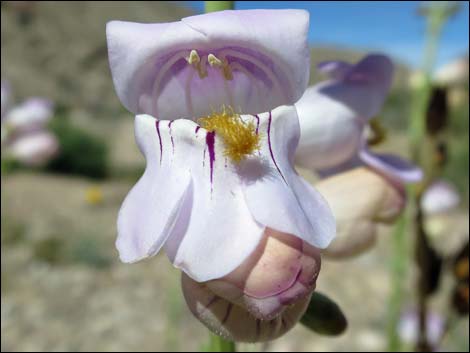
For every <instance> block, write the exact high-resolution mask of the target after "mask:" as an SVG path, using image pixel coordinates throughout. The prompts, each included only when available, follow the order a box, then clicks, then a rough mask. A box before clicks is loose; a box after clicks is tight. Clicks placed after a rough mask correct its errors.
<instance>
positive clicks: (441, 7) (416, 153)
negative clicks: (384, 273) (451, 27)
mask: <svg viewBox="0 0 470 353" xmlns="http://www.w3.org/2000/svg"><path fill="white" fill-rule="evenodd" d="M424 11H425V15H426V20H427V23H426V24H427V30H426V47H425V52H424V57H423V73H424V75H425V78H424V80H423V82H422V85H421V87H418V88H417V89H416V91H415V92H414V100H413V105H412V112H411V113H412V115H411V121H410V126H409V136H410V138H411V149H412V158H413V161H414V162H415V163H416V164H417V165H419V166H421V167H422V168H423V171H424V174H425V177H424V180H423V182H422V183H421V185H420V187H417V188H415V189H414V190H413V192H412V198H411V202H412V203H413V204H414V205H413V206H414V207H415V209H416V214H415V215H414V217H413V218H414V231H415V235H416V244H415V246H416V251H415V254H416V255H415V256H416V263H417V264H418V273H417V281H416V291H417V296H418V297H417V300H418V311H419V313H418V314H419V339H418V342H417V344H416V347H415V349H416V351H427V349H428V347H429V342H427V329H426V317H427V313H428V307H427V306H428V293H427V292H426V290H425V288H424V287H425V286H423V285H422V283H423V281H424V276H425V273H424V272H423V269H424V266H425V264H424V263H421V262H422V261H424V260H423V259H421V258H420V255H419V254H421V253H423V251H424V249H425V247H426V234H425V233H424V227H423V215H422V210H421V209H420V195H421V193H422V191H423V189H424V187H425V186H426V185H427V184H428V183H430V182H431V181H432V179H433V177H434V175H435V174H436V172H437V171H436V168H438V166H436V165H435V163H433V162H432V160H430V156H433V155H434V148H435V146H434V145H433V141H432V138H431V137H430V136H427V134H426V109H427V107H428V102H429V98H430V94H431V89H432V83H431V75H432V71H433V67H434V64H435V59H436V53H437V48H438V44H439V38H440V35H441V32H442V28H443V26H444V24H445V23H446V21H447V20H448V19H449V17H450V16H451V15H452V14H453V13H455V11H457V7H455V6H454V5H449V4H444V3H438V4H430V5H428V6H427V8H425V9H424Z"/></svg>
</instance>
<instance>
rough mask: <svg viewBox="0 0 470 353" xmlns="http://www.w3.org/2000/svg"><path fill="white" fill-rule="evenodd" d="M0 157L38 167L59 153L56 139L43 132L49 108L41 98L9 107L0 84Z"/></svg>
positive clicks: (6, 92)
mask: <svg viewBox="0 0 470 353" xmlns="http://www.w3.org/2000/svg"><path fill="white" fill-rule="evenodd" d="M1 91H2V96H1V97H2V116H1V122H2V123H1V124H2V136H1V144H2V157H7V158H12V159H14V160H17V161H19V162H20V163H22V164H25V165H27V166H41V165H43V164H45V163H46V162H47V161H48V160H50V159H51V158H52V157H53V156H55V155H56V153H57V152H58V150H59V144H58V142H57V139H56V137H55V136H54V135H53V134H52V133H50V132H49V131H47V127H46V125H47V123H48V121H49V120H50V118H52V115H53V104H52V102H51V101H49V100H47V99H44V98H38V97H34V98H29V99H27V100H26V101H24V102H23V103H21V104H19V105H17V106H13V107H12V106H11V89H10V86H9V84H8V83H6V82H4V81H2V90H1Z"/></svg>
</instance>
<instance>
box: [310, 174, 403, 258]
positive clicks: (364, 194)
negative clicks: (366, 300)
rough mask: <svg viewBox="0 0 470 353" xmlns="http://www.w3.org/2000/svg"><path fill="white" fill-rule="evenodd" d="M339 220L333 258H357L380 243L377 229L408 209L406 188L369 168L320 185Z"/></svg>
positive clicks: (331, 249) (327, 251) (330, 253)
mask: <svg viewBox="0 0 470 353" xmlns="http://www.w3.org/2000/svg"><path fill="white" fill-rule="evenodd" d="M316 188H317V189H318V191H319V192H320V193H321V194H322V195H323V197H325V199H326V200H327V202H328V204H329V205H330V207H331V209H332V211H333V214H334V215H335V218H336V227H337V233H336V238H335V239H334V240H333V242H332V243H331V244H330V246H329V247H328V248H327V249H325V251H324V254H326V255H327V256H330V257H347V256H353V255H357V254H359V253H361V252H363V251H365V250H367V249H369V248H370V247H371V246H372V245H373V244H374V243H375V240H376V235H377V227H378V225H379V224H381V223H391V222H393V221H394V220H395V219H396V218H397V217H398V216H399V215H400V213H401V211H402V210H403V208H404V206H405V201H406V199H405V194H404V190H403V187H402V186H401V185H399V184H397V183H392V182H391V181H389V180H387V179H385V178H384V177H383V176H381V175H379V174H377V173H375V172H373V171H371V170H370V169H367V168H356V169H353V170H350V171H348V172H344V173H341V174H337V175H335V176H332V177H329V178H327V179H324V180H322V181H320V182H319V183H318V184H316Z"/></svg>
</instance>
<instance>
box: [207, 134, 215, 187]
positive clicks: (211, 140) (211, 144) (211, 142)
mask: <svg viewBox="0 0 470 353" xmlns="http://www.w3.org/2000/svg"><path fill="white" fill-rule="evenodd" d="M206 145H207V149H208V150H209V163H210V169H211V188H212V181H213V176H214V162H215V131H212V132H208V133H207V134H206Z"/></svg>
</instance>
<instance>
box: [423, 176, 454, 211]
mask: <svg viewBox="0 0 470 353" xmlns="http://www.w3.org/2000/svg"><path fill="white" fill-rule="evenodd" d="M459 203H460V196H459V194H458V191H457V190H456V188H455V187H454V186H453V185H451V184H450V183H448V182H446V181H444V180H439V181H436V182H434V183H433V184H431V185H430V186H429V187H428V188H427V189H426V190H425V191H424V193H423V196H422V197H421V208H422V210H423V211H424V213H425V214H426V215H427V216H432V215H437V214H441V213H446V212H450V211H452V210H453V209H455V208H456V207H457V206H458V205H459Z"/></svg>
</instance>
